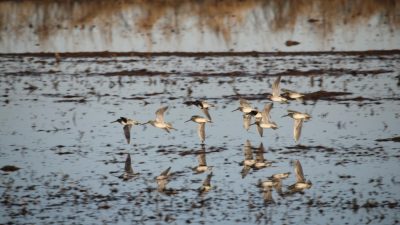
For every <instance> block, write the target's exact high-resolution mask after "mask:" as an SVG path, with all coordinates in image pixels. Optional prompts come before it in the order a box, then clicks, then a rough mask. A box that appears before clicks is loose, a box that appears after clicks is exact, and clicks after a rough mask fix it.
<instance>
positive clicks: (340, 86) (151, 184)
mask: <svg viewBox="0 0 400 225" xmlns="http://www.w3.org/2000/svg"><path fill="white" fill-rule="evenodd" d="M276 75H283V77H282V83H281V87H282V88H287V89H293V90H297V91H300V92H304V93H313V92H316V91H319V90H324V91H329V92H343V93H347V94H346V95H342V96H336V97H335V96H333V97H326V96H320V97H319V98H318V99H314V100H305V101H304V102H300V101H291V102H290V103H289V104H279V103H274V108H273V109H272V111H271V116H272V119H273V120H274V121H275V122H276V123H277V124H278V126H279V129H277V130H265V131H264V137H262V138H261V137H260V136H259V135H258V133H257V131H256V129H255V128H254V127H252V128H251V129H250V131H249V132H247V131H245V130H244V128H243V126H242V115H241V113H240V112H231V111H232V110H234V109H235V108H237V107H238V100H237V99H238V98H239V96H242V97H244V98H247V99H250V102H251V103H252V104H253V106H257V107H258V108H260V109H261V108H262V107H263V106H264V104H265V103H268V102H269V101H268V100H266V93H269V92H270V91H271V84H272V82H273V81H274V80H275V79H276ZM399 76H400V55H399V54H388V55H357V54H355V55H340V54H332V55H330V54H321V55H282V56H277V55H259V56H250V55H249V56H223V57H222V56H206V57H197V56H193V57H190V56H187V57H183V56H174V55H171V56H149V57H139V56H132V57H122V56H121V57H99V58H88V57H70V58H61V61H60V62H59V63H57V62H56V61H55V59H54V58H52V57H41V56H36V57H35V56H6V55H3V56H1V58H0V92H1V96H0V101H1V107H0V149H1V150H0V167H3V166H5V165H14V166H17V167H19V168H20V169H19V170H17V171H15V172H4V171H1V175H0V182H1V183H0V185H1V186H0V190H1V195H2V198H1V199H2V200H1V203H0V204H1V208H2V210H1V211H0V223H7V222H12V223H18V224H22V223H24V224H26V223H32V224H38V223H42V224H43V223H46V224H50V223H55V224H62V223H69V224H70V223H72V222H75V223H85V224H94V223H96V224H98V223H99V222H100V223H116V224H125V223H129V224H130V223H139V222H143V223H158V222H161V221H165V222H168V223H174V224H175V223H176V224H182V223H208V224H230V223H237V224H249V223H271V224H272V223H287V224H289V223H299V222H301V223H304V224H331V223H335V224H343V223H345V222H348V223H350V224H355V223H362V224H364V223H373V224H377V223H381V224H395V223H398V221H399V220H400V218H399V215H398V214H396V212H398V211H399V207H400V206H399V203H398V202H399V201H400V194H399V192H398V190H399V186H400V176H399V174H398V171H400V165H399V157H400V155H399V145H398V143H397V142H393V141H376V140H377V139H386V138H392V137H395V136H399V127H400V120H399V117H400V113H399V112H400V107H399V106H400V101H399V100H400V92H399V85H400V77H399ZM195 99H207V100H208V101H209V102H211V103H214V104H216V107H215V108H212V109H211V110H210V114H211V116H212V117H213V120H214V123H212V124H207V127H206V141H205V143H206V144H205V150H206V152H207V154H206V158H207V163H208V164H209V165H210V166H213V169H212V170H213V174H214V176H213V177H212V181H211V184H212V186H213V189H212V190H211V191H209V192H208V193H206V194H204V195H199V194H198V192H197V189H198V188H199V187H200V186H201V184H202V182H203V180H204V179H205V177H206V176H207V173H203V174H194V173H193V171H192V170H191V167H194V166H196V165H197V162H198V161H197V155H196V152H197V151H198V150H201V145H200V141H199V139H198V137H197V125H196V124H194V123H192V122H190V123H184V121H185V120H187V119H189V118H190V116H192V115H196V114H198V115H202V112H201V111H200V110H199V109H198V108H196V107H194V106H187V105H185V104H183V103H184V102H185V101H189V100H195ZM165 105H168V106H169V110H168V111H167V113H166V116H165V119H166V121H169V122H172V123H173V125H174V126H175V127H176V129H177V131H173V132H171V133H170V134H168V133H166V132H165V131H162V130H159V129H156V128H154V127H151V126H147V127H142V126H135V127H133V129H132V140H131V144H130V145H128V144H127V143H126V140H125V138H124V136H123V131H122V127H121V126H120V125H119V124H116V123H110V122H111V121H114V120H115V119H117V118H118V117H120V116H127V117H131V118H134V119H136V120H139V121H141V122H145V121H147V120H149V119H153V118H154V117H155V115H154V112H155V111H156V110H157V109H158V108H159V107H161V106H165ZM287 109H294V110H298V111H306V112H308V113H310V114H311V115H312V117H313V118H312V120H311V121H309V122H306V123H305V124H304V126H303V130H302V135H301V137H300V145H296V143H295V142H294V140H293V137H292V130H293V121H292V120H291V119H290V118H288V117H283V118H282V117H281V116H282V115H284V114H285V112H286V110H287ZM246 140H249V141H250V142H251V144H252V145H253V147H255V148H257V147H258V146H259V145H260V143H263V145H264V147H265V149H266V152H265V154H264V156H265V158H266V159H268V160H270V161H272V167H268V168H264V169H261V170H251V171H250V172H249V174H248V175H247V176H246V177H245V178H243V179H242V178H241V174H240V172H241V170H242V166H241V165H240V163H241V162H242V161H243V159H244V152H243V151H244V149H243V148H244V144H245V142H246ZM126 153H130V154H131V157H132V160H133V169H134V171H135V172H138V173H140V175H139V176H137V177H136V178H135V179H132V180H129V181H122V180H120V179H119V178H118V176H119V175H121V174H122V173H123V168H124V161H125V158H126ZM295 159H298V160H300V162H301V163H302V166H303V170H304V173H305V177H306V179H308V180H311V181H312V184H313V185H312V187H311V189H308V190H305V191H304V193H295V194H293V195H284V196H280V195H278V194H277V193H276V192H275V191H273V192H272V195H273V199H274V201H275V203H274V204H264V201H263V195H262V192H260V189H259V188H258V187H257V186H256V184H257V182H258V180H259V179H266V178H267V177H268V176H270V175H272V174H274V173H277V172H292V174H291V175H290V177H289V178H288V179H286V180H284V181H283V189H284V191H286V189H287V187H288V186H289V185H290V184H293V183H294V182H295V177H294V174H293V168H292V167H291V165H290V161H291V160H295ZM169 166H171V167H172V169H171V171H172V172H173V173H174V174H173V176H172V179H171V181H170V182H169V184H168V188H171V189H175V190H177V194H175V195H171V196H168V195H166V194H164V193H159V192H158V191H157V190H156V182H155V180H154V177H155V176H157V175H158V174H159V173H160V172H161V171H162V170H164V169H166V168H168V167H169Z"/></svg>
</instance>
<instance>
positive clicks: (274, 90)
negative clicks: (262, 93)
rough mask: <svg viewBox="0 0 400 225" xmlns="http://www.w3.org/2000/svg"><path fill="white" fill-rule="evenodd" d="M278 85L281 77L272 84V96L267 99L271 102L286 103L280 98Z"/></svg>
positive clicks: (285, 100)
mask: <svg viewBox="0 0 400 225" xmlns="http://www.w3.org/2000/svg"><path fill="white" fill-rule="evenodd" d="M280 83H281V76H279V77H278V78H277V79H276V80H275V82H274V83H273V84H272V95H269V96H268V97H269V99H270V100H271V101H274V102H283V103H286V102H287V99H286V98H284V97H282V96H281V88H280Z"/></svg>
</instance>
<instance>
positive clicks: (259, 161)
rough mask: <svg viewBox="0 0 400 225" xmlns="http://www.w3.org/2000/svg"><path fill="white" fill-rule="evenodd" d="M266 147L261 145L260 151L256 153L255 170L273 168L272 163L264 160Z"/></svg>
mask: <svg viewBox="0 0 400 225" xmlns="http://www.w3.org/2000/svg"><path fill="white" fill-rule="evenodd" d="M264 151H265V149H264V145H263V143H261V144H260V147H258V150H257V152H256V161H255V163H254V165H253V167H254V168H255V169H262V168H265V167H268V166H271V163H270V162H268V161H267V160H266V159H265V158H264Z"/></svg>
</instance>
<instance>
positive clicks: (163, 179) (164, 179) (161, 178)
mask: <svg viewBox="0 0 400 225" xmlns="http://www.w3.org/2000/svg"><path fill="white" fill-rule="evenodd" d="M170 169H171V167H168V169H166V170H164V171H163V172H162V173H161V174H160V175H158V176H157V177H156V181H157V186H158V187H157V190H158V191H160V192H163V191H164V190H165V189H166V186H167V184H168V181H169V180H168V179H169V177H170V175H171V173H169V171H170Z"/></svg>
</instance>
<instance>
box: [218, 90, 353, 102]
mask: <svg viewBox="0 0 400 225" xmlns="http://www.w3.org/2000/svg"><path fill="white" fill-rule="evenodd" d="M352 94H353V93H351V92H339V91H316V92H312V93H305V94H304V97H303V100H312V101H316V100H328V101H339V100H340V101H342V99H339V98H337V97H340V96H345V95H352ZM269 95H270V94H269V93H261V94H240V95H239V94H237V95H224V96H223V98H224V99H230V100H238V99H240V98H245V99H247V100H265V99H267V98H268V96H269Z"/></svg>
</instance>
